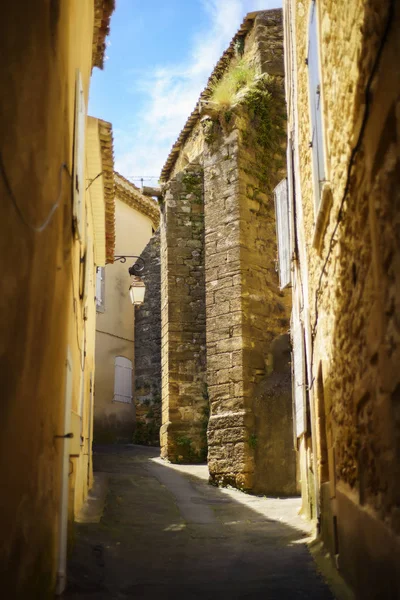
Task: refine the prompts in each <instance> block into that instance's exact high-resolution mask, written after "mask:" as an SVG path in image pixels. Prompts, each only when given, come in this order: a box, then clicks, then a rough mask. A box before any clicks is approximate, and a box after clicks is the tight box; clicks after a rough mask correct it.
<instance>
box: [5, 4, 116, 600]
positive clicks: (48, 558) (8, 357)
mask: <svg viewBox="0 0 400 600" xmlns="http://www.w3.org/2000/svg"><path fill="white" fill-rule="evenodd" d="M113 4H114V3H113V1H112V0H109V1H108V0H106V1H102V2H99V1H98V0H95V1H93V0H71V1H70V2H63V3H54V2H41V1H40V2H39V1H33V2H20V3H14V4H12V3H11V4H8V5H7V6H6V7H3V15H2V21H1V23H2V25H1V26H0V28H1V36H0V39H1V41H0V49H1V55H2V57H3V60H2V64H1V67H0V80H1V87H2V90H3V93H2V95H1V100H0V108H1V110H0V114H1V116H0V129H1V143H0V188H1V192H0V193H1V196H2V199H3V201H2V205H1V225H0V227H1V234H0V239H1V263H2V276H3V293H2V297H1V308H2V310H1V318H0V322H1V325H0V328H1V332H2V333H1V375H2V381H3V382H4V387H3V389H2V418H1V436H0V439H1V448H0V473H1V480H2V485H3V493H2V513H1V517H0V518H1V532H2V533H1V542H0V563H1V581H2V586H3V589H4V593H5V594H6V595H7V597H8V598H17V599H19V598H21V599H22V598H32V599H36V598H37V599H39V598H40V599H41V600H42V599H45V598H50V597H53V594H54V590H55V589H56V584H57V591H58V592H61V591H62V589H63V587H64V586H65V578H66V572H65V559H66V549H67V522H68V514H69V515H70V517H72V514H73V511H74V505H75V507H76V508H78V507H79V505H80V504H81V503H82V501H83V499H84V497H85V494H86V492H87V489H88V487H89V485H90V481H91V465H90V458H89V455H90V438H91V434H90V409H89V406H90V372H91V364H92V362H93V360H92V358H91V357H92V355H93V342H94V311H93V278H92V276H93V271H94V263H93V252H92V253H91V248H92V244H93V243H94V239H95V237H96V232H95V230H94V225H93V223H92V221H91V217H90V211H86V210H85V207H86V208H88V207H89V203H88V204H87V203H86V200H85V193H84V190H85V187H86V185H85V164H84V163H85V121H86V108H87V101H88V94H89V83H90V76H91V70H92V67H93V66H94V65H96V64H97V65H101V64H102V53H103V51H104V39H105V35H106V34H107V32H108V24H109V18H110V13H111V12H112V9H113ZM78 82H80V85H78ZM78 89H79V93H78V94H77V90H78ZM78 96H79V110H78V112H79V114H80V117H79V121H80V126H79V127H78V119H77V97H78ZM78 129H79V131H80V137H79V139H80V141H79V151H78V145H77V130H78ZM78 183H79V190H78ZM73 184H74V185H73ZM78 197H79V202H78V201H77V198H78ZM87 198H88V196H87ZM88 202H89V200H88ZM78 206H79V208H78ZM77 215H79V219H78V218H77ZM78 220H79V227H80V231H81V239H80V240H79V239H78V235H77V231H78V228H77V226H78ZM90 238H91V242H90ZM85 274H86V275H85ZM85 281H86V283H87V285H86V288H85ZM85 290H86V292H85ZM85 306H87V310H85ZM83 323H85V330H86V332H85V335H84V336H83V334H82V332H83ZM84 338H85V339H84ZM85 347H86V351H87V357H86V359H85V361H84V362H85V366H84V369H83V377H82V376H81V375H82V365H83V360H84V352H85ZM81 385H82V388H81ZM81 389H82V393H81ZM72 411H73V412H72ZM72 430H73V431H72ZM73 432H74V437H70V435H69V434H71V433H73ZM66 434H68V436H67V437H65V436H66ZM77 434H79V438H78V439H77ZM81 434H82V436H83V442H84V443H83V444H82V445H81V443H80V442H81V438H80V435H81ZM77 442H78V444H77ZM70 452H75V453H76V456H75V457H72V456H70ZM85 454H87V456H85ZM70 523H71V520H70Z"/></svg>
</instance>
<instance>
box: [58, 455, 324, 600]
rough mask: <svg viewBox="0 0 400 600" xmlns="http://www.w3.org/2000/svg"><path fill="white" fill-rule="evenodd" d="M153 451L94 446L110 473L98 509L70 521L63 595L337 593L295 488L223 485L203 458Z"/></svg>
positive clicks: (102, 469) (102, 470)
mask: <svg viewBox="0 0 400 600" xmlns="http://www.w3.org/2000/svg"><path fill="white" fill-rule="evenodd" d="M158 454H159V451H158V450H157V449H156V448H145V447H141V446H133V445H124V446H122V445H119V446H118V445H113V446H100V447H98V448H97V449H96V450H95V453H94V466H95V469H96V470H97V477H98V478H99V479H101V480H102V481H103V483H105V480H108V481H107V483H106V485H107V496H106V499H105V507H104V513H103V515H102V516H101V519H100V521H99V522H98V523H80V524H76V526H75V534H76V540H75V541H76V543H75V548H74V552H73V555H72V558H71V562H70V566H69V587H68V589H67V592H66V593H65V598H66V599H70V600H72V599H76V600H78V599H80V600H83V599H86V598H90V599H93V600H103V599H104V600H106V599H107V600H108V599H119V600H123V599H125V598H134V597H135V598H157V597H162V598H165V599H169V598H185V599H190V598H202V599H204V600H205V599H208V598H209V599H211V598H219V599H220V598H230V599H235V598H252V599H255V598H288V599H289V598H290V599H296V598H299V599H300V598H307V599H310V600H311V599H313V598H315V599H318V600H324V599H326V600H328V599H331V598H333V596H332V595H331V593H330V591H329V589H328V587H327V585H326V584H325V583H324V582H323V580H322V579H321V578H320V576H319V575H318V573H317V570H316V566H315V563H314V561H313V559H312V557H311V555H310V554H309V552H308V550H307V548H306V545H305V542H306V540H307V538H308V536H309V533H310V525H309V523H308V522H307V521H305V520H302V519H301V518H300V517H299V516H298V515H297V513H298V509H299V506H300V499H299V498H288V499H271V498H265V497H264V498H262V497H256V496H251V495H248V494H244V493H242V492H240V491H238V490H235V489H232V488H224V489H219V488H217V487H215V486H211V485H208V483H207V478H208V471H207V467H206V466H205V465H172V464H169V463H166V462H165V461H161V460H160V459H159V458H158ZM93 503H94V504H95V505H96V504H97V502H96V500H94V501H93ZM96 511H97V507H95V508H94V509H92V512H91V514H90V515H87V519H88V520H90V518H91V517H93V515H95V513H96ZM95 516H96V515H95ZM98 516H100V515H98Z"/></svg>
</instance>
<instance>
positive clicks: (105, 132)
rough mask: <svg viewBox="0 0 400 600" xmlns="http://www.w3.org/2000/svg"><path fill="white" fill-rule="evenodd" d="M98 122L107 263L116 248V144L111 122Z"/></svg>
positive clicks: (112, 260)
mask: <svg viewBox="0 0 400 600" xmlns="http://www.w3.org/2000/svg"><path fill="white" fill-rule="evenodd" d="M98 122H99V137H100V148H101V159H102V167H103V185H104V204H105V218H106V263H107V264H108V263H113V262H114V248H115V184H114V144H113V134H112V125H111V123H108V122H107V121H103V120H101V119H98Z"/></svg>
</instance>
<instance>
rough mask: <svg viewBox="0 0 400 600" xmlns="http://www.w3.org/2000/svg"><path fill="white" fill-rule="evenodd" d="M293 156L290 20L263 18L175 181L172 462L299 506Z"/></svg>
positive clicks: (211, 93)
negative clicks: (197, 465) (289, 260)
mask: <svg viewBox="0 0 400 600" xmlns="http://www.w3.org/2000/svg"><path fill="white" fill-rule="evenodd" d="M284 145H285V100H284V71H283V30H282V12H281V11H280V10H273V11H262V12H258V13H250V14H248V15H247V17H246V18H245V20H244V22H243V24H242V26H241V28H240V29H239V31H238V32H237V34H236V35H235V36H234V38H233V40H232V42H231V44H230V46H229V48H228V49H227V50H226V52H225V53H224V54H223V56H222V57H221V59H220V61H219V62H218V64H217V66H216V67H215V69H214V71H213V73H212V74H211V76H210V79H209V81H208V85H207V87H206V89H205V90H204V92H203V93H202V95H201V96H200V99H199V101H198V103H197V105H196V107H195V110H194V111H193V112H192V114H191V115H190V117H189V119H188V121H187V123H186V125H185V127H184V129H183V130H182V132H181V134H180V136H179V138H178V140H177V142H176V143H175V145H174V147H173V148H172V150H171V152H170V155H169V157H168V159H167V162H166V164H165V166H164V169H163V171H162V174H161V180H162V182H164V185H163V192H164V198H163V200H164V203H163V208H162V220H161V298H162V300H161V314H162V427H161V455H162V456H163V457H165V458H168V459H169V460H171V461H174V462H180V461H189V462H195V461H202V460H205V459H208V466H209V471H210V478H211V480H212V481H214V482H215V483H222V484H232V485H235V486H237V487H239V488H242V489H246V490H251V491H254V492H261V493H270V494H283V495H290V494H294V493H295V492H296V456H295V450H294V447H293V434H292V401H291V376H290V345H289V336H288V330H289V314H290V294H289V293H288V292H282V291H280V289H279V283H278V276H277V273H276V270H275V261H276V237H275V212H274V201H273V189H274V187H275V185H276V184H277V183H278V181H279V179H281V178H282V177H283V176H284V174H285V153H284Z"/></svg>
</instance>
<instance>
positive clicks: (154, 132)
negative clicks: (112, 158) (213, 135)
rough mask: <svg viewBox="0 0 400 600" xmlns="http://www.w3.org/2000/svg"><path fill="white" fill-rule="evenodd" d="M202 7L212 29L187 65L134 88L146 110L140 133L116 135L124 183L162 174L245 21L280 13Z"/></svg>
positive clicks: (253, 2)
mask: <svg viewBox="0 0 400 600" xmlns="http://www.w3.org/2000/svg"><path fill="white" fill-rule="evenodd" d="M202 4H203V7H204V10H205V11H206V13H207V14H208V17H209V27H208V29H207V31H201V32H199V33H198V34H197V35H196V37H195V38H194V39H193V40H192V47H191V52H190V56H189V59H188V60H187V61H186V63H182V64H172V65H167V66H162V67H160V66H159V67H156V68H154V69H153V71H151V72H149V73H147V74H146V75H145V76H142V77H140V76H139V78H138V79H136V82H135V83H136V87H137V88H139V89H140V90H141V92H142V93H143V94H144V95H145V97H146V103H145V105H146V109H145V110H143V111H142V112H141V113H140V114H139V115H137V116H136V119H135V121H137V123H138V125H137V126H136V127H133V128H132V129H131V130H130V131H118V130H116V131H114V135H115V138H116V152H117V156H116V168H117V170H118V171H119V172H120V173H122V174H123V175H125V176H126V177H129V176H131V175H135V176H137V175H157V176H158V175H159V174H160V172H161V168H162V166H163V164H164V162H165V161H166V159H167V156H168V154H169V151H170V149H171V147H172V145H173V143H174V142H175V140H176V138H177V137H178V135H179V133H180V131H181V129H182V127H183V125H184V124H185V121H186V119H187V117H188V116H189V114H190V113H191V111H192V110H193V108H194V106H195V104H196V101H197V99H198V97H199V95H200V93H201V91H202V89H203V88H204V86H205V84H206V81H207V79H208V77H209V75H210V73H211V71H212V69H213V67H214V66H215V64H216V63H217V61H218V60H219V58H220V56H221V54H222V53H223V51H224V50H225V49H226V48H227V47H228V45H229V42H230V40H231V39H232V37H233V36H234V35H235V33H236V31H237V29H238V28H239V26H240V24H241V22H242V20H243V18H244V16H245V15H246V14H247V13H248V12H250V11H253V10H266V9H268V8H274V7H277V6H279V5H281V2H280V0H202ZM135 183H137V181H135ZM154 183H155V182H154Z"/></svg>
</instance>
